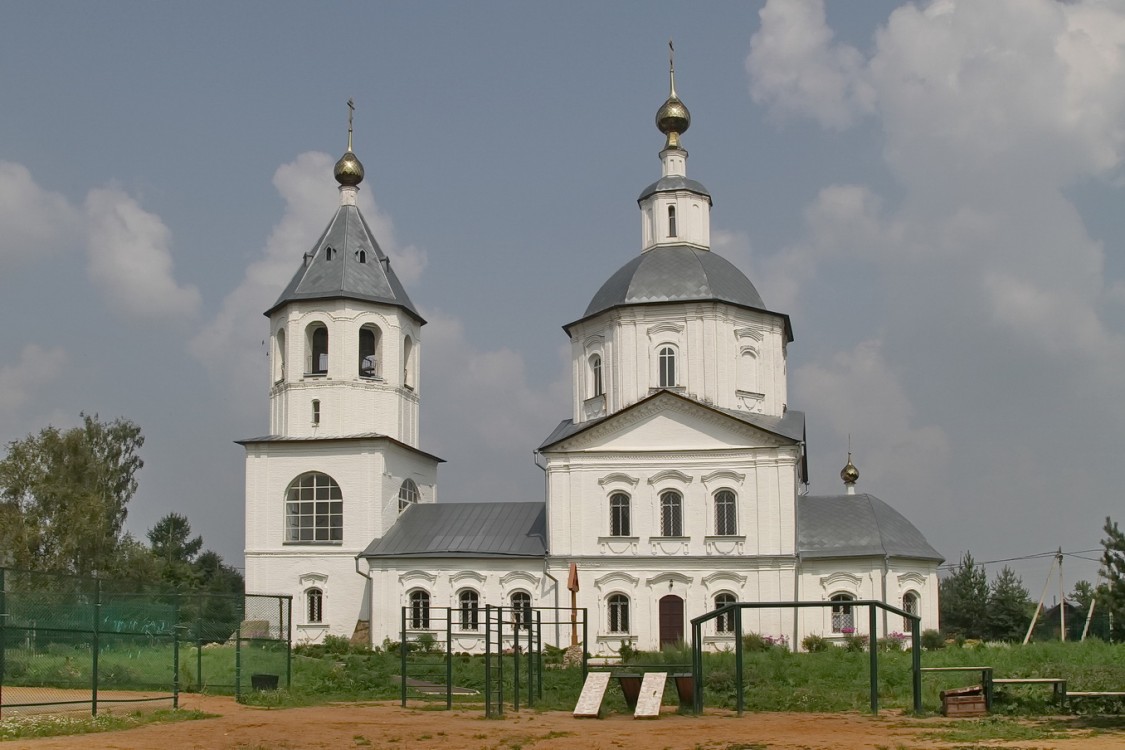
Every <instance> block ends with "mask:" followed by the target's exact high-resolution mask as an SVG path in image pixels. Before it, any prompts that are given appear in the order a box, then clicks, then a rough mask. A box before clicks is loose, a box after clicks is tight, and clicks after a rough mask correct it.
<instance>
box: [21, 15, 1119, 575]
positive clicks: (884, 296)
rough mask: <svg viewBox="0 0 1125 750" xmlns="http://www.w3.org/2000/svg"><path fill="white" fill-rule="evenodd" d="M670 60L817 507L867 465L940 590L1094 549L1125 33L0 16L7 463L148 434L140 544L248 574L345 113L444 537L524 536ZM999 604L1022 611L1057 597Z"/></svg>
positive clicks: (1115, 273) (864, 478) (618, 243)
mask: <svg viewBox="0 0 1125 750" xmlns="http://www.w3.org/2000/svg"><path fill="white" fill-rule="evenodd" d="M669 37H674V38H675V41H676V49H677V84H678V89H679V92H680V94H681V95H682V97H683V99H684V100H685V102H686V103H687V105H688V106H689V107H690V109H691V111H692V115H693V124H692V127H691V129H690V131H689V132H688V133H687V135H686V136H685V138H684V143H685V146H686V147H687V149H688V150H689V151H690V153H691V158H690V161H689V165H688V170H689V174H690V176H691V177H693V178H694V179H698V180H700V181H702V182H703V183H704V184H705V185H706V186H707V187H708V188H709V189H710V191H711V192H712V194H713V195H714V197H715V207H714V212H713V214H712V220H713V229H714V238H715V241H716V242H715V249H716V250H717V251H718V252H720V253H721V254H723V255H724V256H725V257H727V258H729V259H731V260H732V261H734V262H735V263H736V264H737V265H739V266H740V267H741V268H742V269H743V270H744V271H745V272H746V273H747V274H748V275H749V277H750V278H751V280H752V281H753V282H754V283H755V284H756V286H757V287H758V290H759V291H760V292H761V294H762V296H763V298H764V299H765V301H766V304H767V305H768V306H769V307H771V308H772V309H774V310H777V311H780V312H785V313H788V314H789V315H790V316H791V317H792V320H793V325H794V330H795V335H796V341H795V342H794V344H793V345H792V347H791V349H790V356H791V360H790V380H791V398H790V403H791V405H792V406H793V407H794V408H798V409H803V410H804V411H806V412H807V415H808V427H809V454H810V461H811V468H812V480H813V481H812V488H811V489H812V492H813V493H816V494H821V493H823V494H828V493H834V492H837V491H838V490H839V489H840V482H839V479H838V476H837V473H838V471H839V469H840V467H841V466H842V465H843V463H844V461H845V459H846V451H847V439H848V435H849V434H850V435H851V436H852V446H853V450H854V453H855V461H856V463H857V465H858V466H859V469H860V471H861V479H860V488H861V489H862V490H866V491H869V492H872V493H874V494H876V495H878V496H879V497H881V498H883V499H884V500H887V501H888V502H890V503H891V504H893V505H894V506H896V507H897V508H899V509H900V510H901V511H902V512H903V513H905V514H906V515H907V516H908V517H909V518H910V519H911V520H913V521H914V522H915V523H916V524H917V525H918V526H919V527H920V528H921V529H922V531H923V532H924V533H926V534H927V536H928V537H929V539H930V541H931V542H932V543H933V544H934V545H935V546H936V547H937V548H938V549H939V550H940V551H942V552H943V553H944V554H945V555H946V557H947V558H949V559H950V560H951V561H952V560H956V559H957V558H958V557H959V555H960V554H961V552H963V551H964V550H971V551H972V552H973V553H974V555H975V556H976V557H977V558H978V559H982V560H992V559H1000V558H1008V557H1018V556H1024V555H1029V554H1034V553H1038V552H1043V551H1046V550H1050V549H1054V548H1056V547H1058V546H1060V545H1061V546H1062V547H1063V548H1064V549H1065V550H1086V549H1092V548H1096V547H1098V546H1099V539H1100V531H1101V525H1102V523H1103V521H1104V518H1105V516H1106V515H1113V516H1114V517H1115V518H1118V519H1121V520H1125V518H1122V517H1123V516H1125V513H1122V510H1125V503H1123V502H1122V500H1121V490H1120V485H1121V472H1120V469H1119V467H1120V465H1121V453H1122V446H1123V445H1125V428H1123V425H1125V419H1123V418H1125V393H1123V390H1125V388H1123V379H1122V378H1121V376H1120V373H1121V372H1122V369H1123V367H1125V338H1123V332H1125V314H1123V313H1125V309H1123V304H1125V283H1123V280H1125V257H1123V256H1122V252H1121V249H1122V242H1123V240H1125V220H1123V219H1122V216H1123V215H1125V212H1122V211H1121V210H1120V206H1121V204H1122V201H1123V199H1125V190H1123V188H1122V185H1123V182H1122V177H1123V172H1122V157H1123V153H1125V5H1123V4H1122V3H1120V2H1112V3H1111V2H1090V1H1086V2H1071V3H1066V4H1062V3H1056V2H1052V1H1050V0H1018V1H1017V0H995V1H994V2H990V3H972V2H965V1H964V0H959V1H956V2H955V1H953V0H939V1H938V2H930V3H917V4H914V5H910V4H900V3H897V2H874V1H872V2H864V3H862V4H856V3H836V4H831V5H829V6H828V7H827V8H825V7H824V5H823V4H821V3H819V2H815V1H813V0H800V1H796V0H791V1H790V2H785V3H767V4H760V3H759V4H755V3H710V4H706V5H697V4H691V3H674V2H651V3H650V2H633V3H627V2H621V3H599V2H570V3H565V4H563V3H558V4H532V3H523V2H511V3H503V2H484V3H479V4H467V3H452V2H433V3H366V4H359V3H336V2H328V3H317V4H309V3H280V2H270V3H266V2H258V3H249V2H247V3H237V4H230V3H207V2H201V3H191V4H153V3H144V2H135V3H128V2H115V3H101V4H80V3H31V2H25V3H18V4H12V5H9V6H8V7H6V9H5V22H4V24H3V26H2V28H0V97H2V100H0V101H2V106H0V312H2V313H3V317H4V320H5V323H6V325H4V326H2V327H0V352H2V353H0V440H3V441H8V440H12V439H16V438H19V437H21V436H23V435H26V434H28V433H29V432H34V431H37V430H38V429H40V428H41V427H42V426H44V425H46V424H48V423H54V424H57V425H70V424H73V423H75V422H76V421H77V419H78V413H79V412H80V411H86V412H97V413H99V414H101V415H102V416H103V417H106V418H111V417H116V416H125V417H128V418H130V419H132V420H134V421H136V422H137V423H138V424H140V425H141V427H142V428H143V430H144V432H145V435H146V437H147V443H146V446H145V449H144V454H143V455H144V458H145V460H146V467H145V469H144V470H143V472H142V473H141V475H140V480H141V488H140V492H139V493H138V496H137V498H136V499H135V500H134V502H133V504H132V506H131V508H130V521H129V526H130V528H131V529H133V530H134V532H135V533H138V534H139V535H140V534H143V532H144V531H145V530H146V529H148V528H149V527H150V526H151V525H152V524H153V523H155V522H156V520H158V519H159V518H160V517H161V516H162V515H164V514H165V513H167V512H170V511H173V510H175V511H178V512H181V513H185V514H186V515H187V516H188V517H189V519H190V520H191V522H192V524H193V526H194V528H195V529H196V530H197V531H198V532H200V533H202V534H203V536H204V539H205V542H206V544H207V545H208V546H211V547H213V548H215V549H216V550H217V551H219V552H220V553H221V554H223V555H224V556H225V557H226V558H228V560H230V561H232V562H235V563H236V564H240V559H241V549H242V531H243V529H242V523H243V521H242V494H243V485H242V450H241V449H240V448H239V447H238V446H237V445H235V444H234V443H233V442H232V441H233V440H235V439H238V438H242V437H249V436H253V435H258V434H261V433H263V432H265V431H266V426H267V416H268V414H267V397H266V388H267V369H266V368H267V362H266V357H265V348H264V346H262V344H261V341H262V339H264V338H265V337H266V333H267V327H266V319H265V318H264V317H262V315H261V313H262V311H263V310H265V309H266V308H267V307H268V306H269V305H270V304H271V303H272V302H273V300H274V299H275V298H276V296H277V294H278V293H279V292H280V290H281V288H282V287H283V286H284V283H285V282H286V281H287V280H288V278H289V277H290V275H291V274H292V273H293V271H294V270H295V268H296V267H297V265H298V263H299V262H300V257H301V253H302V252H304V251H305V250H307V249H308V248H309V247H311V245H312V243H313V242H314V241H315V239H316V237H317V236H318V234H319V233H320V231H321V230H322V229H323V227H324V225H325V224H326V223H327V221H328V219H329V218H330V217H331V213H332V210H333V207H334V206H335V205H336V203H337V195H336V191H335V183H334V182H333V180H332V177H331V164H332V162H333V161H334V160H335V159H336V158H337V157H338V156H339V154H340V153H341V152H342V151H343V148H344V146H345V144H346V112H347V110H346V107H345V106H344V103H345V102H346V101H347V99H348V98H349V97H353V98H354V99H355V102H356V107H357V110H356V119H355V127H356V135H355V149H356V152H357V153H358V155H359V156H360V158H361V159H362V160H363V162H364V164H365V166H366V169H367V179H366V180H365V182H364V184H363V186H362V187H363V191H362V193H361V208H362V209H363V210H364V212H365V215H366V216H367V218H368V220H369V223H371V224H372V226H373V229H374V230H375V232H376V234H377V235H378V236H379V239H380V241H381V243H382V244H383V246H384V248H385V249H387V250H388V251H389V252H390V253H391V254H392V256H393V259H394V265H395V268H396V270H397V272H398V273H399V274H400V276H401V277H402V278H403V280H404V282H405V283H406V285H407V289H408V290H409V293H410V295H411V297H412V299H413V300H414V302H415V303H416V304H417V305H418V306H419V307H420V308H421V309H422V311H423V314H424V315H425V316H426V317H427V319H428V320H429V321H430V324H429V325H428V326H427V327H426V329H425V331H424V337H423V344H422V346H423V355H422V368H423V372H422V391H421V392H422V398H423V401H422V414H423V416H422V447H423V448H424V449H425V450H427V451H431V452H433V453H436V454H437V455H440V456H442V457H443V458H445V459H446V460H447V461H448V463H446V464H444V465H443V466H442V468H441V470H440V474H439V498H440V499H441V500H444V501H455V500H492V499H499V500H528V499H538V498H541V497H542V475H541V473H540V471H539V470H538V469H537V468H536V467H535V466H534V464H533V461H532V449H533V448H534V447H535V446H536V445H538V443H539V442H540V441H541V439H542V438H543V437H544V436H545V435H547V434H548V433H549V432H550V430H551V429H552V428H553V427H554V425H555V424H556V423H557V422H558V421H559V420H560V419H562V418H564V417H566V416H567V415H568V414H569V382H568V378H569V367H568V364H567V353H568V342H567V339H566V336H565V335H564V334H563V333H562V331H561V328H560V327H561V326H562V325H563V324H565V323H568V322H570V321H573V320H575V319H577V318H579V317H580V316H581V314H582V312H583V311H584V309H585V307H586V304H587V303H588V302H589V299H590V297H591V296H592V295H593V293H594V292H595V291H596V290H597V288H598V287H599V286H600V285H601V283H602V282H603V281H604V280H605V279H606V278H608V276H609V275H610V274H611V273H612V272H613V271H614V270H616V269H617V268H618V267H620V266H621V265H623V264H624V263H625V262H626V261H628V260H629V259H630V258H632V257H633V256H635V255H636V253H637V252H639V245H640V231H639V229H640V222H639V220H638V212H637V208H636V203H635V199H636V196H637V194H638V193H639V191H640V190H641V188H643V187H644V186H645V185H647V184H648V183H650V182H651V181H652V180H653V179H655V177H656V176H657V175H658V173H659V163H658V160H657V153H658V151H659V149H660V147H661V145H662V143H663V141H662V138H661V136H660V134H659V133H658V132H657V131H656V130H655V128H654V126H653V122H652V119H653V115H654V113H655V111H656V109H657V107H658V106H659V105H660V103H661V102H662V101H663V99H664V96H665V95H666V86H667V78H666V64H667V62H666V46H665V45H666V41H667V39H668V38H669ZM1087 556H1088V557H1093V556H1094V555H1087ZM1015 567H1016V569H1017V572H1019V573H1020V574H1021V575H1023V576H1024V579H1025V583H1027V584H1028V587H1029V588H1030V589H1033V590H1035V591H1037V590H1038V588H1039V585H1040V582H1041V581H1042V580H1043V576H1044V574H1045V572H1046V567H1047V563H1046V561H1043V560H1031V561H1023V562H1019V563H1017V564H1015ZM1095 568H1096V566H1095V565H1093V564H1090V563H1087V562H1084V561H1082V560H1080V559H1077V558H1072V559H1071V560H1070V563H1069V564H1068V573H1067V575H1068V579H1069V580H1073V579H1074V578H1075V577H1077V576H1084V577H1092V575H1093V573H1094V571H1095Z"/></svg>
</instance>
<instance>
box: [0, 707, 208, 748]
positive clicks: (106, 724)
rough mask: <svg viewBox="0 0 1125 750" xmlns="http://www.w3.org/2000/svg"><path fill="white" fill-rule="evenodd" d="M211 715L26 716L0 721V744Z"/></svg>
mask: <svg viewBox="0 0 1125 750" xmlns="http://www.w3.org/2000/svg"><path fill="white" fill-rule="evenodd" d="M214 716H215V714H208V713H204V712H202V711H187V710H182V709H181V710H174V709H162V710H159V711H134V712H132V713H128V714H115V713H110V712H106V713H102V714H100V715H99V716H97V717H96V718H95V717H92V716H67V715H52V714H27V715H23V716H15V717H12V718H8V719H4V720H3V721H0V740H19V739H28V738H30V737H58V736H61V735H69V734H92V733H95V732H115V731H117V730H119V729H132V728H134V727H139V726H144V725H145V724H167V723H169V722H176V721H193V720H195V719H210V718H213V717H214Z"/></svg>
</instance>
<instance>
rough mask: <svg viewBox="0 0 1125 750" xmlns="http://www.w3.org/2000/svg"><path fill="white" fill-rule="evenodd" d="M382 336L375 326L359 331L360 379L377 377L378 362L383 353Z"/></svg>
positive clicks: (365, 327)
mask: <svg viewBox="0 0 1125 750" xmlns="http://www.w3.org/2000/svg"><path fill="white" fill-rule="evenodd" d="M381 344H382V336H381V335H380V331H379V329H378V328H376V327H375V326H364V327H363V328H360V329H359V376H360V377H361V378H377V377H379V360H380V359H382V355H383V352H382V351H381V349H382V347H381Z"/></svg>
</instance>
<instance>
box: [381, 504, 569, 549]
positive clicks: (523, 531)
mask: <svg viewBox="0 0 1125 750" xmlns="http://www.w3.org/2000/svg"><path fill="white" fill-rule="evenodd" d="M546 535H547V506H546V503H543V502H537V503H421V504H415V505H412V506H410V507H409V508H407V509H406V510H405V511H404V512H403V514H402V515H401V516H399V518H398V521H397V522H396V523H395V524H394V525H393V526H391V529H390V531H388V532H387V535H386V536H384V537H383V538H382V539H376V540H374V541H373V542H371V544H369V545H368V546H367V549H365V550H364V551H363V552H362V553H360V557H540V558H541V557H543V556H544V555H545V554H547V540H546Z"/></svg>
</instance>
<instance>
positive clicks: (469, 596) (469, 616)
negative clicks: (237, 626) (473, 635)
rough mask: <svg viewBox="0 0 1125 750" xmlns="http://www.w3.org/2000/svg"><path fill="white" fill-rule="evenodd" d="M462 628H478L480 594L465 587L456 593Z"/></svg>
mask: <svg viewBox="0 0 1125 750" xmlns="http://www.w3.org/2000/svg"><path fill="white" fill-rule="evenodd" d="M457 605H458V608H459V609H460V615H461V618H460V622H461V629H462V630H477V629H478V628H480V595H479V594H477V592H475V591H473V590H472V589H465V590H464V591H462V592H461V593H460V594H458V595H457Z"/></svg>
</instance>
